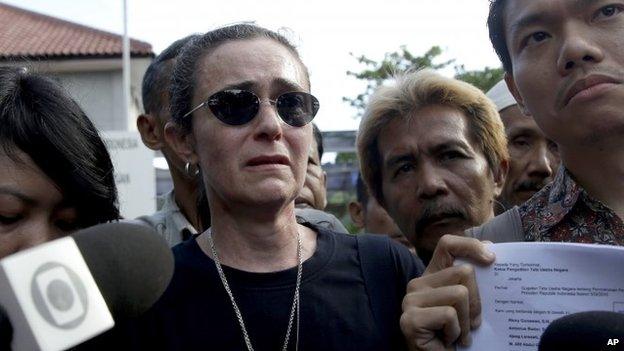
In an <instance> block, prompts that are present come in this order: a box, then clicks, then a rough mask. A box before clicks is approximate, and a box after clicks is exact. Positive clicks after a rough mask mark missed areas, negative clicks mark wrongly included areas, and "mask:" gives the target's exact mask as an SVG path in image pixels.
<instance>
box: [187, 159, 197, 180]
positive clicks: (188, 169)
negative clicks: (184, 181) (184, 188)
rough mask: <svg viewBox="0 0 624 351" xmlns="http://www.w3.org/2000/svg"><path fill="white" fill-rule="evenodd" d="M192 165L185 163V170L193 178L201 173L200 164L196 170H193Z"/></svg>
mask: <svg viewBox="0 0 624 351" xmlns="http://www.w3.org/2000/svg"><path fill="white" fill-rule="evenodd" d="M191 167H192V165H191V163H190V162H187V163H186V164H185V165H184V172H185V173H186V175H187V176H189V177H191V178H194V177H197V175H199V166H198V167H197V169H195V171H191Z"/></svg>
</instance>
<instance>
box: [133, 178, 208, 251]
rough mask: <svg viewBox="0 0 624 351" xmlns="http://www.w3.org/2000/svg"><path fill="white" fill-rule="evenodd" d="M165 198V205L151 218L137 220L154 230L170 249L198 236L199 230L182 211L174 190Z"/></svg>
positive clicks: (142, 217)
mask: <svg viewBox="0 0 624 351" xmlns="http://www.w3.org/2000/svg"><path fill="white" fill-rule="evenodd" d="M163 198H164V203H163V205H162V207H161V208H160V210H158V211H157V212H156V213H154V214H152V215H149V216H141V217H138V218H137V219H136V220H138V221H141V222H143V223H145V224H147V225H149V226H150V227H152V228H154V229H155V230H156V232H157V233H158V234H160V235H161V236H162V237H163V238H164V239H165V240H166V241H167V243H169V246H170V247H174V246H175V245H177V244H179V243H181V242H182V241H184V240H185V239H186V238H189V237H191V236H193V235H194V234H197V230H196V229H195V228H194V227H193V225H192V224H191V223H190V222H189V221H188V219H186V217H185V216H184V214H182V212H181V211H180V208H179V207H178V204H176V201H175V196H174V193H173V190H171V191H170V192H168V193H167V194H165V195H163Z"/></svg>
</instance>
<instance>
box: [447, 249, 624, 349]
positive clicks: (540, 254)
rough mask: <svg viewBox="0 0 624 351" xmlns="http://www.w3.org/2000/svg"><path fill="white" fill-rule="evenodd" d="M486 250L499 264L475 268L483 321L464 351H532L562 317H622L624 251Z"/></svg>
mask: <svg viewBox="0 0 624 351" xmlns="http://www.w3.org/2000/svg"><path fill="white" fill-rule="evenodd" d="M488 248H489V249H490V250H492V251H493V252H495V253H496V257H497V258H496V262H495V263H494V264H493V265H492V266H489V267H475V275H476V282H477V285H478V287H479V293H480V296H481V306H482V316H483V323H482V325H481V327H480V328H479V329H477V330H475V331H473V333H472V338H473V343H472V345H471V346H470V347H467V348H460V349H462V350H500V351H505V350H508V351H528V350H531V351H533V350H537V346H538V344H539V340H540V336H541V335H542V333H543V331H544V330H545V329H546V327H547V326H548V325H549V324H550V322H552V321H553V320H555V319H557V318H559V317H562V316H565V315H567V314H570V313H575V312H581V311H588V310H604V311H614V312H622V313H624V248H622V247H615V246H605V245H585V244H565V243H505V244H492V245H488ZM456 263H457V264H461V263H460V262H456ZM606 342H607V340H605V345H606ZM601 346H604V345H596V349H600V347H601Z"/></svg>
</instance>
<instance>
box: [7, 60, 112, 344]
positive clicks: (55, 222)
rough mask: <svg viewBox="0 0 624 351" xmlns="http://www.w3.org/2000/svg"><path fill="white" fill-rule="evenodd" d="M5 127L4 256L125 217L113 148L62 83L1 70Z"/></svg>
mask: <svg viewBox="0 0 624 351" xmlns="http://www.w3.org/2000/svg"><path fill="white" fill-rule="evenodd" d="M0 126H1V127H0V258H3V257H5V256H8V255H11V254H13V253H15V252H17V251H20V250H23V249H26V248H29V247H31V246H35V245H38V244H41V243H43V242H46V241H49V240H53V239H56V238H59V237H61V236H64V235H67V234H69V233H71V232H72V231H75V230H77V229H80V228H85V227H89V226H92V225H95V224H99V223H104V222H108V221H112V220H116V219H118V218H119V208H118V206H117V190H116V187H115V180H114V177H113V165H112V163H111V159H110V157H109V154H108V151H107V150H106V147H105V146H104V143H103V142H102V139H100V137H99V135H98V132H97V130H96V129H95V127H94V126H93V124H92V123H91V121H90V120H89V119H88V118H87V116H86V115H85V114H84V112H83V111H82V109H81V108H80V107H79V106H78V104H76V102H74V100H72V99H71V98H70V97H69V95H67V93H65V91H64V90H63V89H62V88H61V87H60V86H58V84H56V83H55V82H54V81H52V80H50V79H48V78H45V77H43V76H41V75H37V74H34V73H30V72H28V70H27V69H25V68H18V67H0ZM0 348H2V345H0Z"/></svg>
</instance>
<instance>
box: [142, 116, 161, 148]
mask: <svg viewBox="0 0 624 351" xmlns="http://www.w3.org/2000/svg"><path fill="white" fill-rule="evenodd" d="M136 125H137V129H138V130H139V133H140V134H141V140H143V144H145V146H147V147H148V148H150V149H152V150H155V151H157V150H160V149H162V147H163V146H164V144H163V143H164V141H165V140H164V136H163V135H162V132H163V131H162V126H161V124H160V121H159V120H158V117H156V116H154V115H151V114H141V115H139V117H138V118H137V121H136Z"/></svg>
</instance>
